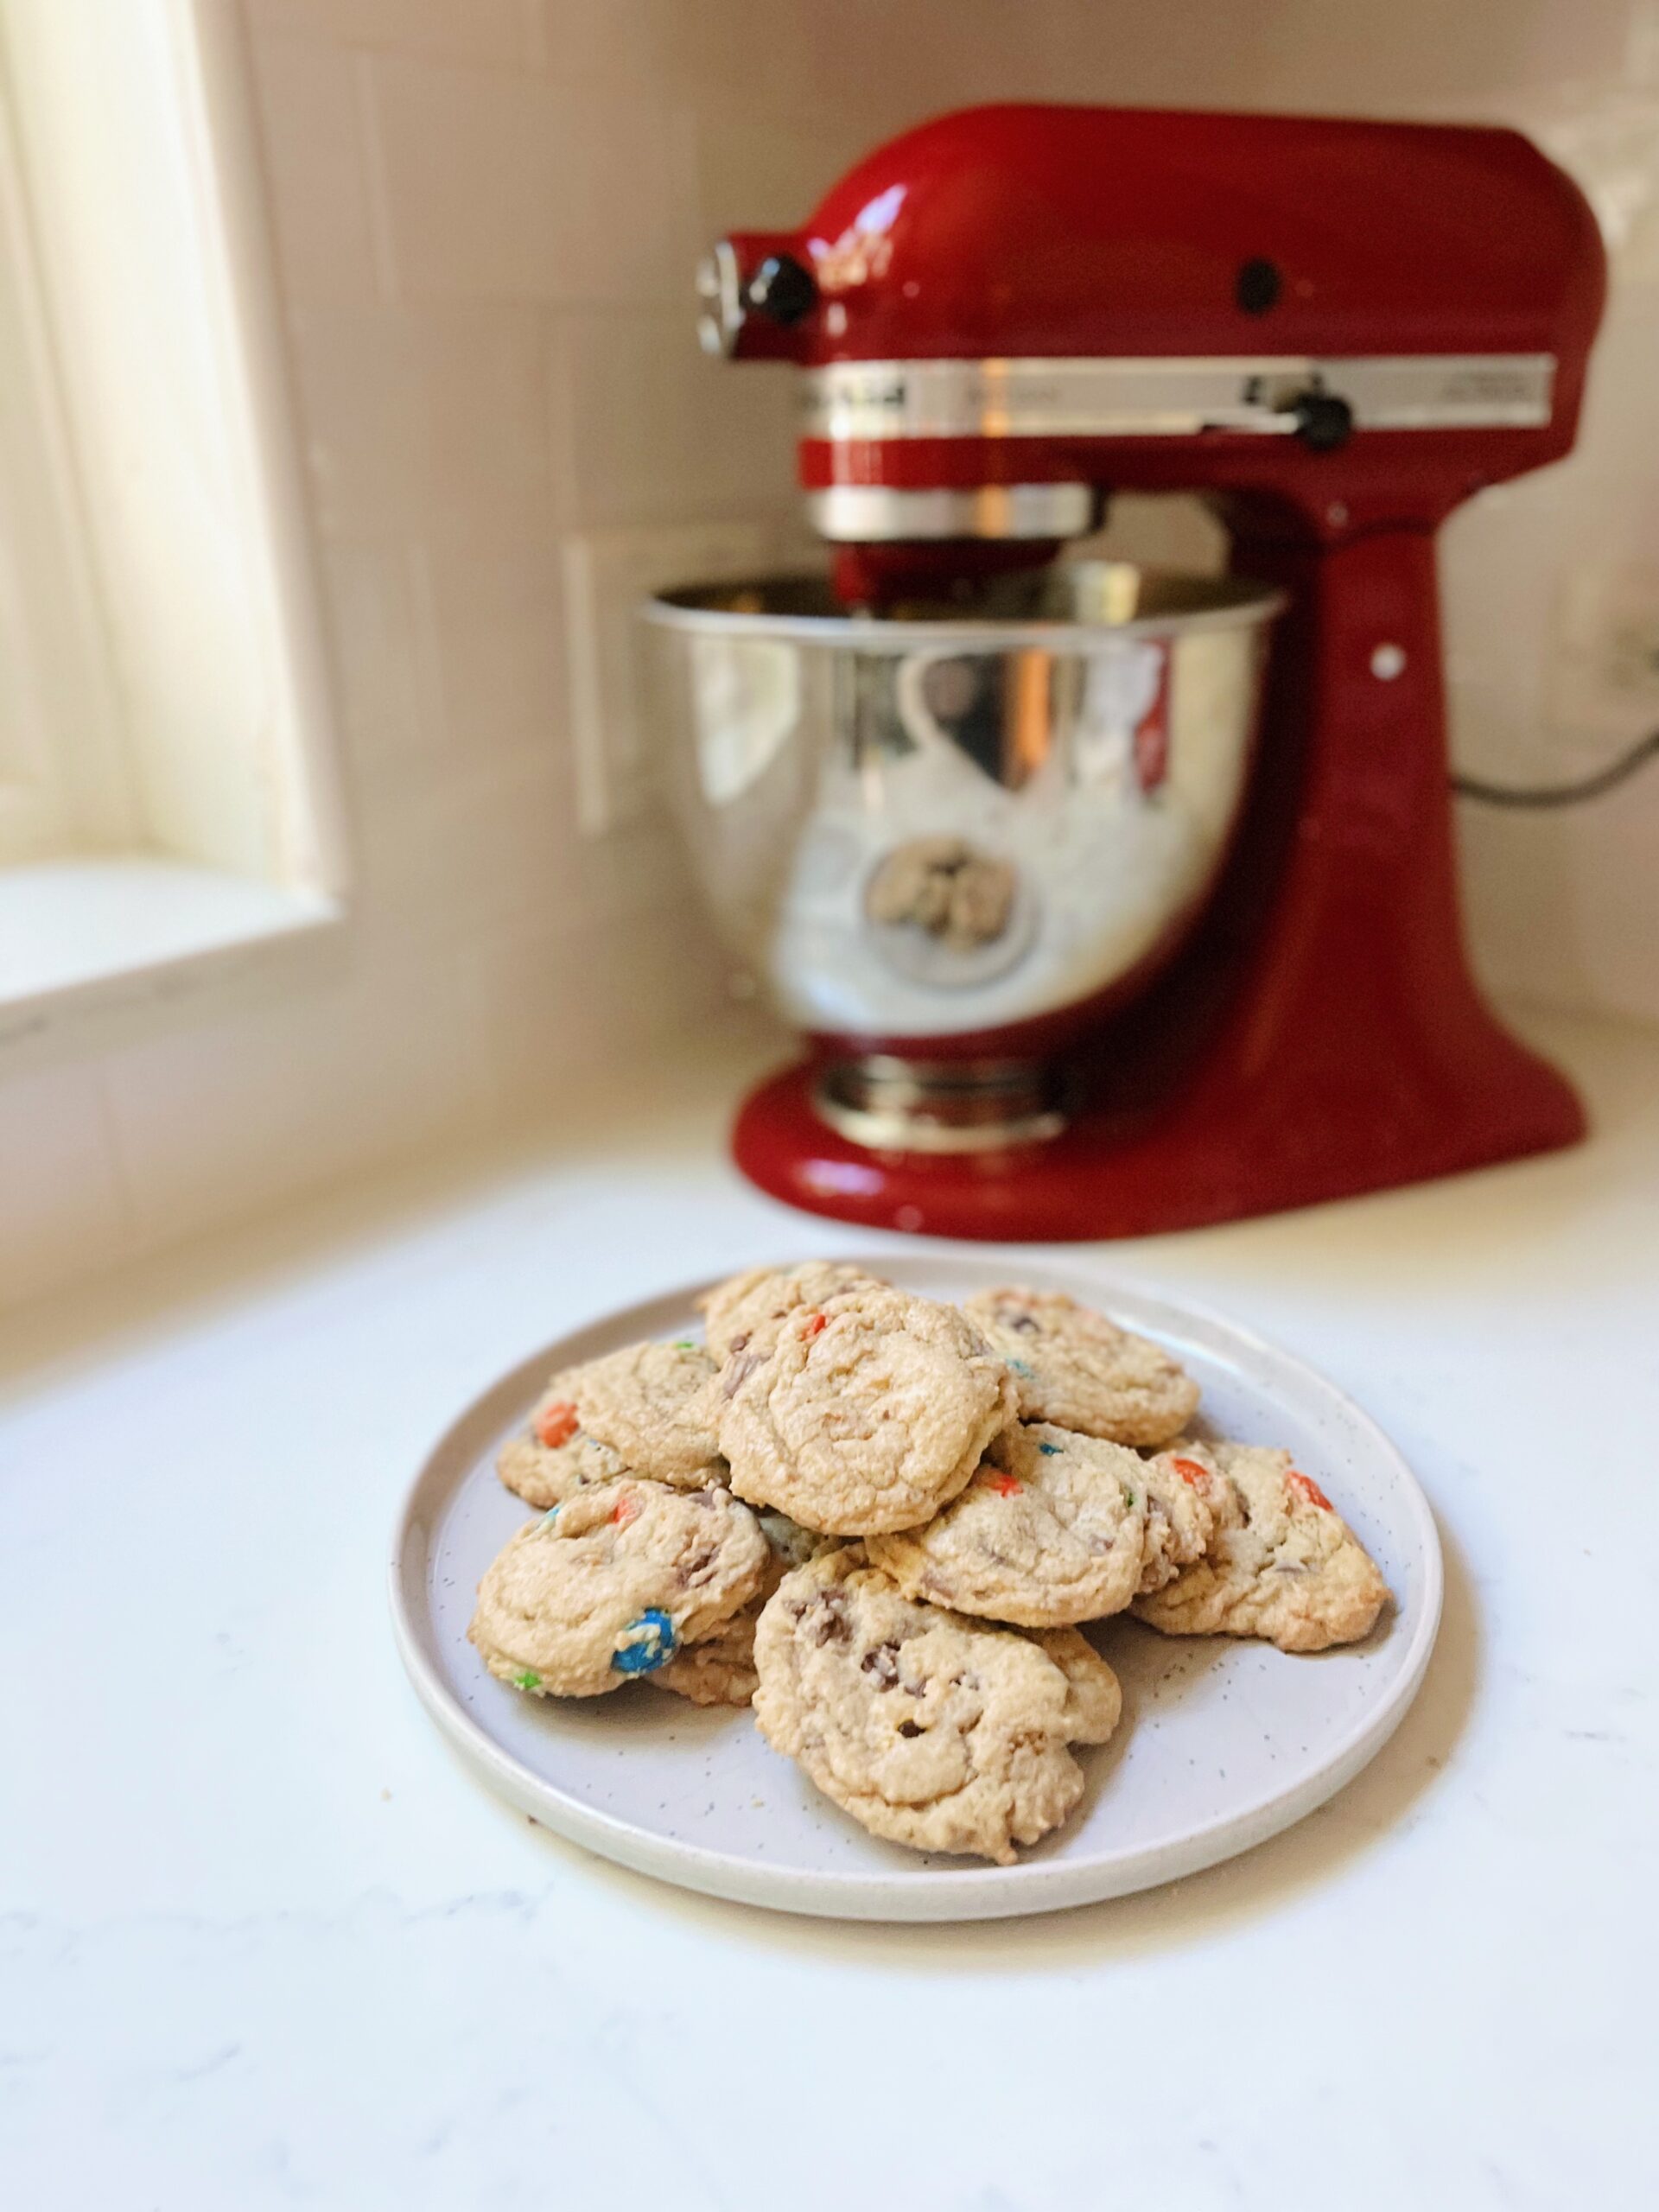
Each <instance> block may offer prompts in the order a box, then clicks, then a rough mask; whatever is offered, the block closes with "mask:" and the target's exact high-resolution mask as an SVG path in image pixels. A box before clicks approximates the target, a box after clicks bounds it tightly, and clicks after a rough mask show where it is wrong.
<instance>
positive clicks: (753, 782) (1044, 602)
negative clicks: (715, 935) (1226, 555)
mask: <svg viewBox="0 0 1659 2212" xmlns="http://www.w3.org/2000/svg"><path fill="white" fill-rule="evenodd" d="M1282 604H1283V599H1282V595H1281V594H1280V593H1278V592H1275V591H1273V590H1269V589H1267V588H1263V587H1262V586H1258V585H1255V584H1250V583H1246V582H1240V581H1238V580H1237V579H1236V578H1219V577H1217V578H1211V577H1198V576H1186V575H1173V574H1170V573H1163V572H1158V571H1153V570H1147V569H1138V568H1135V567H1133V566H1131V565H1128V564H1127V563H1122V562H1101V561H1093V562H1090V561H1076V562H1071V563H1063V564H1061V565H1058V566H1057V567H1053V568H1051V569H1046V570H1042V571H1038V572H1031V573H1027V574H1025V575H1015V576H1004V577H1001V578H999V579H997V580H996V581H995V583H994V584H991V585H988V586H985V587H982V588H978V589H977V590H976V592H975V593H974V594H973V595H972V596H971V597H969V598H964V599H962V600H953V601H951V602H950V604H949V605H940V606H934V605H919V604H918V605H915V606H900V607H896V608H894V609H893V610H892V611H890V612H888V613H885V614H883V615H881V616H879V617H877V616H872V615H866V614H854V615H849V614H846V613H842V611H841V609H840V608H839V607H838V606H837V605H836V601H835V600H834V599H833V597H832V596H831V594H830V592H829V586H828V584H827V582H823V581H822V580H820V579H816V578H809V577H801V576H773V577H766V578H763V579H760V580H759V581H757V582H753V583H743V584H719V585H712V586H702V587H696V588H688V589H685V590H681V591H673V592H668V593H665V594H663V595H662V596H661V597H659V598H658V599H655V600H652V601H651V602H650V603H649V605H648V606H647V607H646V609H645V613H646V616H647V619H648V620H649V621H650V622H651V623H652V626H653V627H654V629H655V632H656V633H657V639H658V647H659V651H658V654H657V656H656V661H657V665H656V671H655V683H654V695H655V705H656V709H657V712H658V715H659V717H660V718H661V720H662V721H664V723H665V725H666V732H667V736H668V740H669V752H668V760H669V774H670V780H671V789H672V791H673V795H674V800H675V804H676V808H677V813H678V816H679V820H680V824H681V828H682V829H683V834H684V836H685V839H686V842H687V846H688V849H689V850H690V856H691V861H692V865H693V868H694V869H695V872H696V877H697V880H698V881H699V882H700V884H701V886H702V891H703V893H704V895H705V897H706V899H707V900H708V902H709V906H710V909H711V910H712V912H713V914H714V917H715V922H716V924H717V925H718V926H719V928H720V930H721V934H722V935H723V937H724V938H725V940H726V942H727V944H728V946H729V947H730V949H731V950H732V951H733V952H734V954H735V955H736V956H737V957H738V958H739V959H740V960H741V962H742V963H744V965H745V967H746V968H747V969H748V970H750V971H751V972H752V973H753V976H755V977H756V978H757V979H758V980H759V981H760V983H761V984H762V985H763V986H764V988H766V990H767V991H768V992H769V994H770V995H771V996H772V1000H773V1001H774V1002H775V1003H776V1005H777V1006H778V1007H779V1010H780V1011H781V1012H782V1013H783V1014H785V1016H786V1017H787V1019H788V1020H791V1022H793V1023H795V1024H796V1025H797V1026H798V1027H800V1028H802V1029H804V1030H805V1031H806V1032H808V1033H810V1035H812V1036H813V1037H814V1038H816V1039H820V1040H824V1041H823V1050H824V1053H825V1058H826V1066H827V1073H826V1077H825V1080H824V1082H823V1085H822V1086H821V1090H820V1100H821V1104H822V1106H823V1110H824V1111H825V1113H826V1115H827V1116H828V1117H829V1118H830V1119H831V1120H833V1121H835V1122H836V1123H837V1124H838V1126H841V1127H842V1128H845V1129H846V1130H847V1131H848V1133H849V1134H850V1135H854V1136H855V1137H857V1138H859V1139H861V1141H867V1142H872V1143H874V1142H886V1143H906V1144H914V1145H922V1146H927V1145H933V1146H938V1147H959V1146H965V1145H971V1144H981V1143H990V1142H1007V1141H1009V1140H1010V1137H1011V1136H1013V1135H1017V1136H1022V1137H1024V1136H1031V1135H1042V1134H1044V1133H1046V1131H1047V1130H1048V1129H1050V1128H1052V1127H1053V1126H1055V1125H1056V1122H1055V1116H1054V1112H1053V1109H1052V1102H1051V1101H1049V1100H1047V1099H1046V1098H1045V1097H1042V1096H1038V1094H1037V1090H1034V1089H1033V1080H1034V1078H1033V1070H1035V1069H1037V1068H1039V1066H1040V1065H1041V1064H1042V1063H1043V1062H1044V1060H1045V1059H1046V1056H1047V1055H1048V1054H1050V1053H1051V1052H1052V1051H1053V1049H1054V1046H1055V1045H1056V1042H1057V1040H1058V1041H1063V1040H1064V1036H1065V1030H1066V1028H1067V1026H1068V1025H1067V1022H1066V1020H1065V1018H1064V1017H1065V1014H1066V1013H1067V1012H1068V1010H1074V1011H1075V1012H1076V1014H1077V1021H1076V1024H1075V1027H1077V1028H1082V1027H1085V1026H1086V1024H1087V1021H1088V1020H1090V1019H1091V1018H1093V1017H1094V1016H1095V1015H1096V1014H1098V1012H1099V1010H1100V1009H1101V1007H1103V1005H1104V1004H1107V1003H1109V1002H1110V997H1111V995H1112V994H1113V993H1114V992H1117V993H1120V994H1128V993H1130V992H1132V991H1133V990H1135V989H1138V988H1141V985H1142V984H1143V983H1144V982H1146V981H1147V980H1149V979H1150V976H1152V975H1153V974H1154V973H1155V972H1156V969H1157V968H1158V967H1159V966H1160V964H1161V963H1162V962H1163V960H1164V959H1165V958H1166V957H1167V956H1168V954H1169V953H1170V952H1171V951H1172V950H1173V949H1174V947H1175V946H1176V945H1177V944H1179V940H1180V938H1181V936H1182V935H1183V933H1184V931H1185V928H1186V926H1187V925H1189V924H1190V922H1191V921H1192V918H1194V916H1195V915H1196V913H1197V912H1198V910H1199V908H1200V907H1201V906H1202V905H1203V903H1204V900H1205V896H1206V894H1207V893H1208V892H1209V890H1210V888H1211V885H1212V883H1213V882H1214V880H1215V876H1216V874H1217V868H1219V865H1220V862H1221V860H1222V856H1223V855H1224V851H1225V849H1226V844H1227V840H1228V836H1229V833H1230V830H1231V829H1232V826H1233V823H1234V821H1235V819H1236V816H1237V812H1238V809H1239V804H1240V802H1241V799H1242V798H1243V791H1244V786H1245V781H1246V778H1247V774H1248V771H1249V760H1250V753H1251V747H1252V743H1253V741H1254V737H1255V729H1256V724H1257V721H1258V717H1259V712H1260V706H1261V698H1262V674H1263V669H1264V664H1265V660H1266V648H1267V639H1268V628H1269V626H1270V625H1271V623H1272V621H1273V620H1274V616H1275V615H1276V614H1277V613H1279V611H1280V609H1281V606H1282Z"/></svg>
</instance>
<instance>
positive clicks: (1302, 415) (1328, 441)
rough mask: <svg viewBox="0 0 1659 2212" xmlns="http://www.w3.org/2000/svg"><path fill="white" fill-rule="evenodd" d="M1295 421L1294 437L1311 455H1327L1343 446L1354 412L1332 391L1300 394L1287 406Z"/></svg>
mask: <svg viewBox="0 0 1659 2212" xmlns="http://www.w3.org/2000/svg"><path fill="white" fill-rule="evenodd" d="M1290 411H1291V413H1292V414H1293V415H1294V416H1295V417H1296V435H1297V436H1298V437H1299V438H1300V440H1301V441H1302V443H1303V444H1304V445H1307V446H1312V447H1313V450H1314V452H1315V453H1330V452H1332V451H1333V450H1334V448H1336V447H1338V446H1345V445H1346V444H1347V442H1348V441H1349V439H1350V438H1351V436H1352V435H1353V429H1354V410H1353V409H1352V408H1351V406H1350V405H1349V404H1348V403H1347V401H1346V400H1345V399H1341V398H1338V396H1337V394H1336V393H1335V392H1334V391H1304V392H1300V393H1299V394H1298V395H1297V397H1295V398H1294V399H1293V400H1292V401H1291V403H1290Z"/></svg>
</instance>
